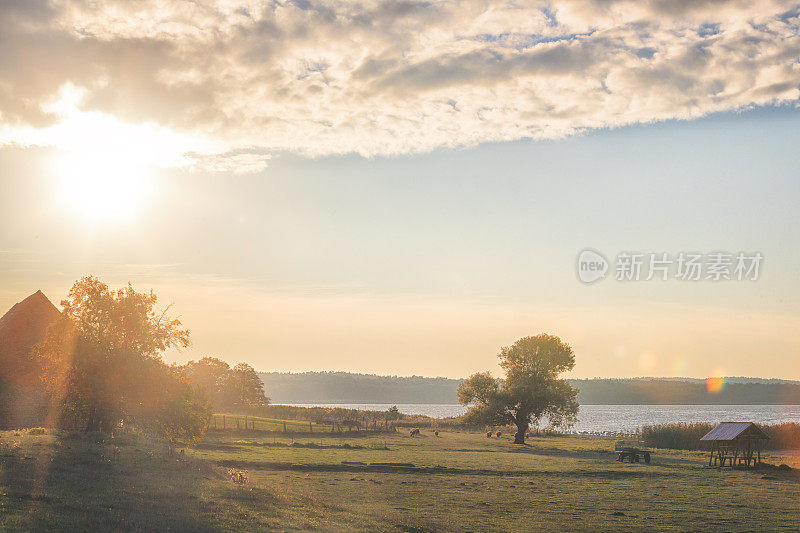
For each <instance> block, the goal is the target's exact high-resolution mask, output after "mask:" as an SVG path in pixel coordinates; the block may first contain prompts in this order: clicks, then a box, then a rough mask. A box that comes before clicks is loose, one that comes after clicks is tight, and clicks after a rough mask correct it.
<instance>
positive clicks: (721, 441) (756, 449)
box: [700, 422, 769, 467]
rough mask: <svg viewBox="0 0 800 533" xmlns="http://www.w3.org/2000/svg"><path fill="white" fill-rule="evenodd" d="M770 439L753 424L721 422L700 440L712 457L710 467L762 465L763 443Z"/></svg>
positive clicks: (709, 459)
mask: <svg viewBox="0 0 800 533" xmlns="http://www.w3.org/2000/svg"><path fill="white" fill-rule="evenodd" d="M768 438H769V437H767V435H766V434H765V433H764V432H763V431H761V429H760V428H759V427H758V426H757V425H755V424H754V423H753V422H720V424H719V425H718V426H717V427H715V428H714V429H712V430H711V431H709V432H708V433H706V434H705V435H704V436H703V437H701V438H700V443H701V444H704V445H706V446H708V447H709V448H710V450H711V455H710V456H709V458H708V466H711V464H712V462H713V464H714V465H717V464H719V466H725V462H726V461H727V462H728V464H729V465H730V466H741V465H745V466H748V467H749V466H751V465H753V466H756V465H758V464H760V463H761V441H763V440H767V439H768Z"/></svg>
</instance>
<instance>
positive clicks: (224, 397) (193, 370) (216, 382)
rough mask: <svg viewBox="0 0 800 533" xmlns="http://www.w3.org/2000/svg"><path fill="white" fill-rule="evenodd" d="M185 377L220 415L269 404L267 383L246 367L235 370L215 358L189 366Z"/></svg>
mask: <svg viewBox="0 0 800 533" xmlns="http://www.w3.org/2000/svg"><path fill="white" fill-rule="evenodd" d="M186 374H187V375H188V376H189V377H190V378H191V379H192V380H193V382H194V383H195V384H196V385H197V386H198V387H200V388H202V389H204V390H205V391H206V392H207V394H208V396H209V397H210V398H211V401H212V403H213V404H214V408H215V409H216V410H217V411H230V412H237V411H242V412H245V411H249V410H251V409H252V408H256V407H260V406H262V405H267V404H269V401H270V400H269V398H267V396H266V394H265V393H264V383H263V382H262V381H261V378H260V377H259V376H258V373H257V372H256V371H255V369H253V367H252V366H250V365H248V364H247V363H239V364H237V365H236V366H234V367H233V368H231V367H230V365H228V363H226V362H225V361H223V360H221V359H217V358H216V357H203V358H202V359H200V360H199V361H189V362H188V363H186Z"/></svg>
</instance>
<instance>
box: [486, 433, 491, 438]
mask: <svg viewBox="0 0 800 533" xmlns="http://www.w3.org/2000/svg"><path fill="white" fill-rule="evenodd" d="M486 438H487V439H491V438H492V432H491V431H490V432H489V433H487V434H486Z"/></svg>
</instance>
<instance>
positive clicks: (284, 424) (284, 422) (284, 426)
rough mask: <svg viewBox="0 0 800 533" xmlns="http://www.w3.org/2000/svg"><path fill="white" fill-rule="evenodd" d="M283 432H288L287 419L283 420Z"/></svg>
mask: <svg viewBox="0 0 800 533" xmlns="http://www.w3.org/2000/svg"><path fill="white" fill-rule="evenodd" d="M283 432H284V433H286V420H284V421H283Z"/></svg>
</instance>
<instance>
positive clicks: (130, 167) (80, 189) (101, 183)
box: [56, 152, 150, 224]
mask: <svg viewBox="0 0 800 533" xmlns="http://www.w3.org/2000/svg"><path fill="white" fill-rule="evenodd" d="M56 172H57V174H58V177H59V188H60V200H61V203H62V205H63V206H64V207H65V208H66V209H68V210H70V211H72V212H73V213H74V214H76V215H78V216H79V217H81V218H83V219H84V220H86V221H87V222H90V223H93V224H97V223H110V222H122V221H126V220H130V219H131V218H132V217H133V216H134V215H135V214H136V213H137V212H138V211H139V210H140V209H141V208H142V206H143V204H144V202H145V200H146V198H147V196H148V195H149V193H150V179H149V175H148V171H147V168H145V167H144V166H141V165H138V164H136V163H135V162H133V161H131V160H130V158H127V159H126V158H123V157H120V156H119V155H118V154H117V155H115V154H113V153H96V152H85V153H76V154H70V155H68V156H66V157H65V158H63V160H62V161H61V162H60V164H59V168H58V169H57V171H56Z"/></svg>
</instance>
